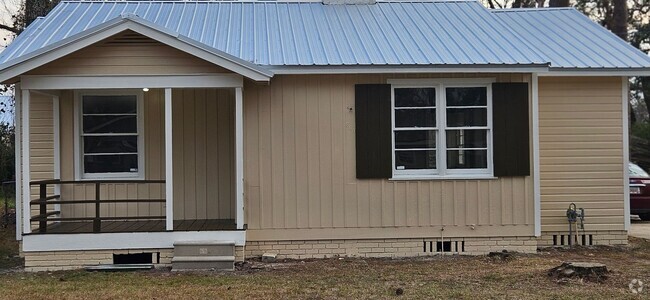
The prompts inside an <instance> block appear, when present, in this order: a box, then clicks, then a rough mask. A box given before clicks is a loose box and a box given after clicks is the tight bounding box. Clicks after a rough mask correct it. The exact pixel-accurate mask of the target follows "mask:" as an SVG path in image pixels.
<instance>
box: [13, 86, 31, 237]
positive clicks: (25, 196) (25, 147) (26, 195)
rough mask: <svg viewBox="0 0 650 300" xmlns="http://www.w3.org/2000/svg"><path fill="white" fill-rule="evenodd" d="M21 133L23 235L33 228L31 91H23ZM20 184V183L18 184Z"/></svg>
mask: <svg viewBox="0 0 650 300" xmlns="http://www.w3.org/2000/svg"><path fill="white" fill-rule="evenodd" d="M20 100H21V102H22V105H21V127H22V128H21V131H22V145H21V146H22V152H23V153H22V155H21V156H22V161H23V167H22V171H23V172H22V174H21V175H22V187H23V193H22V200H23V205H22V206H23V233H31V232H32V226H31V222H30V220H29V219H30V217H31V209H30V205H29V201H30V200H31V193H30V188H31V187H30V185H29V181H30V165H29V149H30V145H29V142H30V139H29V102H30V94H29V90H22V95H21V99H20ZM16 184H18V183H16Z"/></svg>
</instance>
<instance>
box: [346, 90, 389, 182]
mask: <svg viewBox="0 0 650 300" xmlns="http://www.w3.org/2000/svg"><path fill="white" fill-rule="evenodd" d="M390 94H391V90H390V85H389V84H357V85H355V101H354V102H355V121H356V131H355V132H356V155H357V156H356V161H357V178H359V179H369V178H390V177H391V176H392V166H391V165H392V142H391V131H392V126H391V111H390V110H391V105H390V98H391V95H390Z"/></svg>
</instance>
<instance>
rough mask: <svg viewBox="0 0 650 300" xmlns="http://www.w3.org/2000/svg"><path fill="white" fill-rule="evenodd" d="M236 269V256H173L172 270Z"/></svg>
mask: <svg viewBox="0 0 650 300" xmlns="http://www.w3.org/2000/svg"><path fill="white" fill-rule="evenodd" d="M234 269H235V256H234V255H233V256H228V255H223V256H176V255H174V258H172V271H190V270H222V271H232V270H234Z"/></svg>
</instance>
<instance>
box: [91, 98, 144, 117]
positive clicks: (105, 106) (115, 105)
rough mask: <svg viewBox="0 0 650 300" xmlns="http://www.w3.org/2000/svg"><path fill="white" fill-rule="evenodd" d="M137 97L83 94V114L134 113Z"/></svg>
mask: <svg viewBox="0 0 650 300" xmlns="http://www.w3.org/2000/svg"><path fill="white" fill-rule="evenodd" d="M136 99H137V97H136V96H135V95H130V96H115V95H113V96H110V95H107V96H83V113H84V114H124V113H131V114H134V113H136V111H137V106H138V105H137V103H138V102H137V100H136Z"/></svg>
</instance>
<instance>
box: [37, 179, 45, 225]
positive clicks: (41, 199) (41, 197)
mask: <svg viewBox="0 0 650 300" xmlns="http://www.w3.org/2000/svg"><path fill="white" fill-rule="evenodd" d="M39 187H40V195H39V199H38V201H39V205H38V207H39V209H38V213H39V214H40V215H41V218H40V220H39V221H38V231H39V232H40V233H45V232H46V231H47V220H46V217H45V216H46V214H47V202H46V198H47V184H45V183H41V184H40V185H39Z"/></svg>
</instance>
